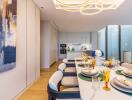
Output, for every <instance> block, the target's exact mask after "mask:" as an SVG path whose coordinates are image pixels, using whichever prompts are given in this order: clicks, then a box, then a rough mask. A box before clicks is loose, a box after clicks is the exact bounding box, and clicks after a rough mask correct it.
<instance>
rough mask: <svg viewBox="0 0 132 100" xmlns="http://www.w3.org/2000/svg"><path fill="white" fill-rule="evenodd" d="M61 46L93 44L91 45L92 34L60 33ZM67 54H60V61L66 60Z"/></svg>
mask: <svg viewBox="0 0 132 100" xmlns="http://www.w3.org/2000/svg"><path fill="white" fill-rule="evenodd" d="M58 40H59V44H63V43H64V44H69V43H71V44H74V43H79V44H83V43H84V44H91V43H90V32H87V33H86V32H84V33H72V32H71V33H59V39H58ZM66 56H67V55H66V54H59V59H64V58H66Z"/></svg>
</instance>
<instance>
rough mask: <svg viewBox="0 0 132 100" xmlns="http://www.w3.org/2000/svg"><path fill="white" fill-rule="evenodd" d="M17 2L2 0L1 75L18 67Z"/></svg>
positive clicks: (0, 0) (15, 0) (0, 35)
mask: <svg viewBox="0 0 132 100" xmlns="http://www.w3.org/2000/svg"><path fill="white" fill-rule="evenodd" d="M16 27H17V0H0V73H1V72H5V71H7V70H10V69H13V68H15V67H16Z"/></svg>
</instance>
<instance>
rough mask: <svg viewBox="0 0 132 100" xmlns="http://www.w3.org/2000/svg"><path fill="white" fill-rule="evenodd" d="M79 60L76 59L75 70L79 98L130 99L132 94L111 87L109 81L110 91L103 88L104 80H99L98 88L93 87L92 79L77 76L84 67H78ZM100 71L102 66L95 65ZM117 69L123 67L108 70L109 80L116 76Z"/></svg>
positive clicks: (93, 99) (83, 99)
mask: <svg viewBox="0 0 132 100" xmlns="http://www.w3.org/2000/svg"><path fill="white" fill-rule="evenodd" d="M81 63H82V62H81V61H76V59H75V65H76V71H77V79H78V84H79V90H80V97H81V100H132V94H127V93H124V92H121V91H119V90H117V89H116V88H114V87H112V86H111V85H110V83H109V87H110V91H106V90H104V89H103V86H104V82H103V81H99V88H98V89H96V90H95V89H93V87H92V81H87V80H83V79H81V78H80V77H79V74H80V73H81V71H82V70H83V69H84V67H80V66H79V64H81ZM96 68H98V69H99V70H100V71H101V70H103V68H104V66H96ZM117 69H124V67H121V66H119V67H118V68H116V69H112V70H111V71H110V81H111V80H112V79H113V78H115V77H118V76H119V75H118V74H117V73H116V70H117Z"/></svg>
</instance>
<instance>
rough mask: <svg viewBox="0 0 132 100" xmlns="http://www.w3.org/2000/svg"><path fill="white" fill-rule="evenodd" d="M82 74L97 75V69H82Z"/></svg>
mask: <svg viewBox="0 0 132 100" xmlns="http://www.w3.org/2000/svg"><path fill="white" fill-rule="evenodd" d="M82 73H84V74H88V75H92V74H96V73H97V69H84V70H82Z"/></svg>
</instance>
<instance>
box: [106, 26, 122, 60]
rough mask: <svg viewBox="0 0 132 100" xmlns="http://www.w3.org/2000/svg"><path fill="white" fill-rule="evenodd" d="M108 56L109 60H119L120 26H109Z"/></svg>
mask: <svg viewBox="0 0 132 100" xmlns="http://www.w3.org/2000/svg"><path fill="white" fill-rule="evenodd" d="M107 38H108V40H107V41H108V44H107V53H108V54H107V55H108V59H109V58H115V59H118V60H119V26H118V25H109V26H108V30H107Z"/></svg>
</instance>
